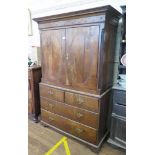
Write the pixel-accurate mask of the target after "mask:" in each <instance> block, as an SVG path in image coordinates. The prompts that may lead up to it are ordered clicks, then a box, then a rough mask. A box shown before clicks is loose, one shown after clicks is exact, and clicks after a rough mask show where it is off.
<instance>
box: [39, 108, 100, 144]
mask: <svg viewBox="0 0 155 155" xmlns="http://www.w3.org/2000/svg"><path fill="white" fill-rule="evenodd" d="M41 119H42V121H44V122H46V123H48V124H50V125H53V126H55V127H57V128H59V129H61V130H63V131H66V132H68V133H70V134H72V135H74V136H76V137H79V138H81V139H83V140H86V141H88V142H90V143H93V144H96V142H97V130H95V129H92V128H89V127H87V126H84V125H82V124H79V123H76V122H74V121H71V120H69V119H67V118H64V117H61V116H59V115H56V114H53V113H51V112H48V111H46V110H43V109H41Z"/></svg>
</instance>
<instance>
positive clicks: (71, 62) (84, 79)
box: [66, 26, 99, 90]
mask: <svg viewBox="0 0 155 155" xmlns="http://www.w3.org/2000/svg"><path fill="white" fill-rule="evenodd" d="M98 36H99V26H89V27H77V28H67V29H66V56H67V59H66V61H67V62H66V64H67V65H66V67H67V77H66V78H67V80H66V81H67V84H68V85H71V86H72V87H75V88H81V89H83V88H86V89H91V90H95V89H96V87H97V57H98V44H99V40H98V39H99V38H98Z"/></svg>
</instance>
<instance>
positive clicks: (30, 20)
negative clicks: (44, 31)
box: [28, 9, 33, 36]
mask: <svg viewBox="0 0 155 155" xmlns="http://www.w3.org/2000/svg"><path fill="white" fill-rule="evenodd" d="M32 35H33V32H32V19H31V10H30V9H28V36H32Z"/></svg>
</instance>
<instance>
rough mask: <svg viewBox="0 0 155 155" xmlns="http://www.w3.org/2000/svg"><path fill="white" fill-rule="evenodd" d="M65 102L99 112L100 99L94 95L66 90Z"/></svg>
mask: <svg viewBox="0 0 155 155" xmlns="http://www.w3.org/2000/svg"><path fill="white" fill-rule="evenodd" d="M65 103H67V104H70V105H73V106H76V107H80V108H84V109H87V110H90V111H93V112H99V100H98V99H97V98H94V97H88V96H85V95H79V94H76V93H70V92H65Z"/></svg>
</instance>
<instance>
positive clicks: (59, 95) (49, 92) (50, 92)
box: [40, 84, 65, 102]
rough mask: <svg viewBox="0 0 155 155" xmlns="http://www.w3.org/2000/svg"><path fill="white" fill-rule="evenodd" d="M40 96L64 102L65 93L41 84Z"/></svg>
mask: <svg viewBox="0 0 155 155" xmlns="http://www.w3.org/2000/svg"><path fill="white" fill-rule="evenodd" d="M40 96H42V97H47V98H49V99H53V100H57V101H61V102H64V97H65V94H64V91H62V90H59V89H55V88H51V87H48V86H45V85H42V84H40Z"/></svg>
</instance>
